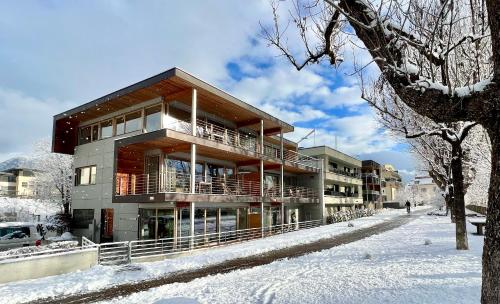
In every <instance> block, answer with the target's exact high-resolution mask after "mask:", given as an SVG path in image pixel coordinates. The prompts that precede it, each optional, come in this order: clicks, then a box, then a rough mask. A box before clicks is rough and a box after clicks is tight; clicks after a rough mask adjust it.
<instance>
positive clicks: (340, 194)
mask: <svg viewBox="0 0 500 304" xmlns="http://www.w3.org/2000/svg"><path fill="white" fill-rule="evenodd" d="M324 193H325V195H329V196H335V197H359V196H360V195H359V193H357V192H354V193H350V192H340V191H333V190H329V189H326V190H325V192H324Z"/></svg>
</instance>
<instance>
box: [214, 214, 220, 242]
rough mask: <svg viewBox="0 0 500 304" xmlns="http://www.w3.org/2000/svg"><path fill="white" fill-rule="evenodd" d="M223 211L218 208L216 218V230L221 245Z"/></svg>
mask: <svg viewBox="0 0 500 304" xmlns="http://www.w3.org/2000/svg"><path fill="white" fill-rule="evenodd" d="M220 211H221V209H220V208H217V215H216V216H215V220H216V229H217V236H218V238H217V239H218V242H219V243H220V232H221V229H220V228H221V227H220V224H221V212H220Z"/></svg>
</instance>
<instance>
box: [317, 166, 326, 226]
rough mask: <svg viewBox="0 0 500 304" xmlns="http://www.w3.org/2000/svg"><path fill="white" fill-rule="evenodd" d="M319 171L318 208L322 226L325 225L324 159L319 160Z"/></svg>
mask: <svg viewBox="0 0 500 304" xmlns="http://www.w3.org/2000/svg"><path fill="white" fill-rule="evenodd" d="M319 161H320V162H321V163H320V166H319V167H320V171H319V176H318V177H319V183H318V184H319V185H318V197H319V206H320V208H321V210H320V213H319V214H320V216H321V218H320V219H321V220H322V221H323V225H325V224H326V212H325V199H324V198H325V159H322V158H320V160H319Z"/></svg>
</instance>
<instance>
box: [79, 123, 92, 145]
mask: <svg viewBox="0 0 500 304" xmlns="http://www.w3.org/2000/svg"><path fill="white" fill-rule="evenodd" d="M91 135H92V131H91V128H90V127H83V128H80V138H79V139H78V144H80V145H83V144H86V143H89V142H91V141H92V138H91Z"/></svg>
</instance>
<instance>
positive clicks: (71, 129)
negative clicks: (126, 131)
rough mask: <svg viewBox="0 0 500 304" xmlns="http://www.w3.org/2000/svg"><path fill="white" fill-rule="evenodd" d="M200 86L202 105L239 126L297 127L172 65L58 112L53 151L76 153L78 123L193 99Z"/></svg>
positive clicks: (270, 129)
mask: <svg viewBox="0 0 500 304" xmlns="http://www.w3.org/2000/svg"><path fill="white" fill-rule="evenodd" d="M192 88H196V89H197V95H198V107H199V109H201V110H203V111H205V112H207V113H212V114H214V115H217V116H219V117H221V118H224V119H227V120H229V121H232V122H234V123H235V124H236V126H237V127H247V128H251V129H254V130H259V128H260V120H261V119H262V120H263V121H264V129H265V133H266V135H272V134H276V133H279V132H280V130H282V131H283V133H288V132H292V131H293V126H291V125H290V124H288V123H286V122H284V121H281V120H279V119H278V118H276V117H274V116H271V115H269V114H268V113H265V112H263V111H261V110H259V109H257V108H255V107H253V106H252V105H249V104H247V103H245V102H243V101H241V100H239V99H237V98H236V97H234V96H232V95H230V94H228V93H226V92H224V91H222V90H220V89H218V88H216V87H214V86H212V85H210V84H208V83H206V82H204V81H202V80H200V79H198V78H196V77H194V76H192V75H190V74H188V73H186V72H184V71H182V70H180V69H178V68H172V69H170V70H168V71H165V72H163V73H161V74H158V75H156V76H153V77H151V78H148V79H145V80H142V81H140V82H138V83H135V84H133V85H130V86H128V87H126V88H123V89H120V90H118V91H116V92H113V93H110V94H108V95H105V96H103V97H101V98H98V99H96V100H93V101H91V102H88V103H86V104H83V105H81V106H79V107H76V108H74V109H71V110H69V111H65V112H63V113H61V114H58V115H55V116H54V127H53V143H52V151H53V152H58V153H65V154H73V153H74V148H75V146H76V144H77V135H78V125H79V124H80V123H82V122H85V121H88V120H92V119H96V118H99V117H101V116H104V115H107V114H110V113H112V112H116V111H119V110H122V109H125V108H127V107H130V106H133V105H135V104H138V103H141V102H144V101H148V100H151V99H154V98H157V97H163V98H165V100H167V101H168V99H169V96H170V98H173V97H174V96H175V98H176V99H177V100H179V101H181V102H184V103H190V94H191V89H192Z"/></svg>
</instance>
